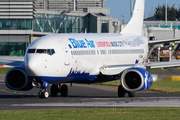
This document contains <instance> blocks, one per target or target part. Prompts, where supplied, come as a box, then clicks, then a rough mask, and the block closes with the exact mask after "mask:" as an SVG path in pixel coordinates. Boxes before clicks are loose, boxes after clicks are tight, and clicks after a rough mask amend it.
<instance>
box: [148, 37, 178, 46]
mask: <svg viewBox="0 0 180 120" xmlns="http://www.w3.org/2000/svg"><path fill="white" fill-rule="evenodd" d="M175 41H180V38H174V39H164V40H150V41H149V42H148V44H149V45H153V44H162V43H168V42H175Z"/></svg>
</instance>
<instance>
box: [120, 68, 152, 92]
mask: <svg viewBox="0 0 180 120" xmlns="http://www.w3.org/2000/svg"><path fill="white" fill-rule="evenodd" d="M152 83H153V79H152V75H151V74H150V73H149V72H148V71H147V70H145V69H143V68H135V67H134V68H129V69H127V70H125V71H124V72H123V74H122V76H121V85H122V86H123V88H124V89H125V90H126V91H130V92H134V91H142V90H148V89H149V88H150V87H151V85H152Z"/></svg>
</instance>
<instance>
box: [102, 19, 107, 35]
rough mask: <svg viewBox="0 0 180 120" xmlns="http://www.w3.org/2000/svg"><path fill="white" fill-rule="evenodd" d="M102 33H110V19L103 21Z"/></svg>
mask: <svg viewBox="0 0 180 120" xmlns="http://www.w3.org/2000/svg"><path fill="white" fill-rule="evenodd" d="M101 33H109V20H102V21H101Z"/></svg>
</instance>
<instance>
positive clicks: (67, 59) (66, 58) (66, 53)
mask: <svg viewBox="0 0 180 120" xmlns="http://www.w3.org/2000/svg"><path fill="white" fill-rule="evenodd" d="M59 43H60V45H61V46H62V48H63V49H64V64H65V65H66V66H68V65H70V52H69V49H68V46H66V45H65V44H64V43H63V42H59Z"/></svg>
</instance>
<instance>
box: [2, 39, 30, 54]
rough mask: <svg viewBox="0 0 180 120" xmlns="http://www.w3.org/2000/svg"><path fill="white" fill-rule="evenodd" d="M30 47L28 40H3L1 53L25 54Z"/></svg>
mask: <svg viewBox="0 0 180 120" xmlns="http://www.w3.org/2000/svg"><path fill="white" fill-rule="evenodd" d="M27 47H28V43H27V42H1V43H0V55H4V56H6V55H7V56H24V55H25V52H26V49H27Z"/></svg>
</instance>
